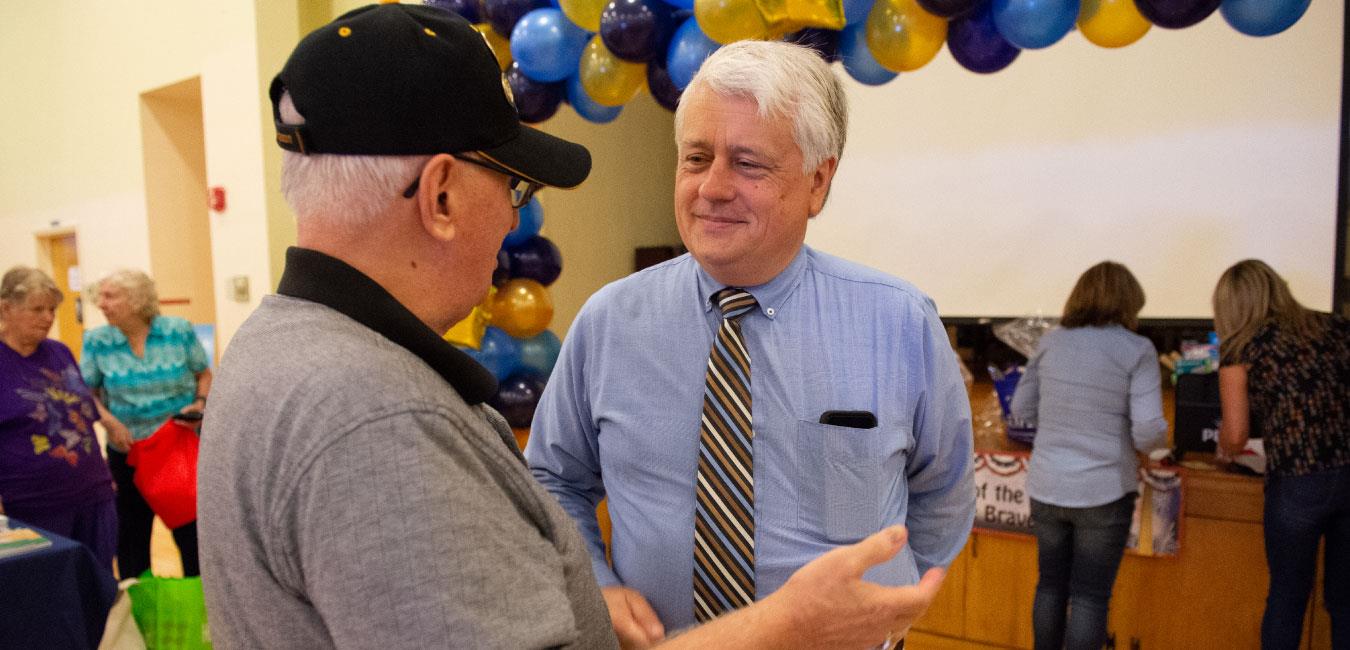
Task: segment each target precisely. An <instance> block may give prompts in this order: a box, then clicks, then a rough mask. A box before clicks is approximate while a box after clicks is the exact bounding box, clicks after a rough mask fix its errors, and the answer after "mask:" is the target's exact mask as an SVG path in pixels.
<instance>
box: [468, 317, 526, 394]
mask: <svg viewBox="0 0 1350 650" xmlns="http://www.w3.org/2000/svg"><path fill="white" fill-rule="evenodd" d="M461 349H462V350H464V352H465V353H466V354H468V355H469V356H470V357H473V360H474V361H477V362H478V363H479V365H481V366H483V367H484V368H487V369H488V372H490V373H492V376H493V377H496V378H497V381H506V378H507V377H510V376H511V375H512V373H514V372H515V371H516V370H518V369H519V368H520V342H519V341H517V340H516V339H515V338H513V337H512V336H511V335H510V334H507V333H506V332H504V331H502V330H501V329H500V328H497V327H492V326H488V328H487V330H486V331H484V332H483V340H482V341H481V342H480V343H479V345H478V349H477V350H474V349H472V348H461Z"/></svg>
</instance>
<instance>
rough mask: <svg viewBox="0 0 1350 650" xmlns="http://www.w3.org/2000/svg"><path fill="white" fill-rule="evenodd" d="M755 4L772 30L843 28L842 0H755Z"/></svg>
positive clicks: (791, 30)
mask: <svg viewBox="0 0 1350 650" xmlns="http://www.w3.org/2000/svg"><path fill="white" fill-rule="evenodd" d="M755 4H757V5H758V6H759V12H760V14H762V15H763V16H764V22H766V23H768V25H769V27H770V28H771V29H772V30H773V31H774V32H783V33H788V32H795V31H797V30H799V29H802V28H804V27H820V28H822V29H836V30H838V29H843V28H844V3H843V2H842V0H755Z"/></svg>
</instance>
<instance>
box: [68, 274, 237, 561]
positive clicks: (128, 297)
mask: <svg viewBox="0 0 1350 650" xmlns="http://www.w3.org/2000/svg"><path fill="white" fill-rule="evenodd" d="M97 292H98V308H99V309H100V310H102V312H103V315H104V317H106V318H107V319H108V324H107V325H104V326H102V327H98V328H95V329H92V330H89V331H88V332H85V335H84V358H83V359H81V360H80V370H81V371H83V373H84V380H85V382H87V383H88V384H89V387H90V388H92V389H94V391H95V393H96V394H98V395H99V396H100V398H101V400H100V401H101V402H102V404H103V406H104V407H106V408H104V409H102V410H103V416H104V419H103V421H104V426H106V427H107V429H108V466H109V467H110V468H111V469H112V475H113V478H114V479H115V480H116V481H117V490H118V492H117V513H118V517H119V519H120V525H119V530H118V544H117V566H118V572H119V574H120V575H121V576H122V577H123V578H129V577H133V576H137V575H140V574H141V572H142V571H145V570H146V569H148V568H150V530H151V527H152V525H153V523H154V519H155V514H154V512H153V511H152V510H151V509H150V506H149V505H148V504H147V503H146V502H145V499H144V498H143V497H141V493H140V492H139V491H138V490H137V489H136V484H135V483H134V482H133V481H132V477H133V472H132V469H131V467H129V466H128V465H127V451H128V450H129V449H130V447H131V443H133V442H135V441H137V440H144V439H146V438H149V437H150V435H151V434H153V433H154V432H155V430H157V429H158V428H159V427H160V425H162V424H164V422H165V420H167V419H168V418H169V417H171V416H173V415H175V414H188V413H195V414H200V413H201V412H202V410H203V409H204V408H205V407H206V395H207V392H208V391H209V390H210V388H211V370H210V368H209V364H208V361H207V358H206V351H205V350H204V349H203V348H202V344H201V342H200V341H198V340H197V335H196V332H195V331H193V329H192V324H191V323H189V322H188V321H187V320H185V319H182V318H178V317H176V316H164V315H161V314H160V313H159V296H158V294H157V293H156V292H155V283H154V281H153V280H151V279H150V277H149V276H147V275H146V274H145V273H142V272H141V271H136V270H120V271H114V272H113V273H111V274H109V275H108V276H107V277H105V278H103V279H102V280H100V281H99V283H98V285H97ZM173 537H174V541H175V542H176V543H177V544H178V552H179V554H180V555H181V556H182V559H183V573H184V575H189V576H193V575H198V573H199V569H198V566H197V565H198V562H197V524H196V522H193V523H190V524H187V525H184V526H180V527H179V528H176V529H174V531H173Z"/></svg>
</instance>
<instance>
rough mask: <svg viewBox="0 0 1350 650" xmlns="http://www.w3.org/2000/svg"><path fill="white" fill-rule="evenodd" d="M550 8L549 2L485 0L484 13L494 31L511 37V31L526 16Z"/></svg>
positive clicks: (538, 0)
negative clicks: (536, 10)
mask: <svg viewBox="0 0 1350 650" xmlns="http://www.w3.org/2000/svg"><path fill="white" fill-rule="evenodd" d="M547 6H549V4H548V0H483V10H484V11H483V13H484V14H485V15H486V17H487V21H488V22H489V23H491V24H492V29H494V30H496V31H497V33H498V34H501V35H503V36H507V37H510V36H511V30H513V29H515V28H516V23H517V22H520V19H521V18H523V17H524V16H525V14H528V13H530V12H531V11H534V10H535V9H542V8H544V7H547Z"/></svg>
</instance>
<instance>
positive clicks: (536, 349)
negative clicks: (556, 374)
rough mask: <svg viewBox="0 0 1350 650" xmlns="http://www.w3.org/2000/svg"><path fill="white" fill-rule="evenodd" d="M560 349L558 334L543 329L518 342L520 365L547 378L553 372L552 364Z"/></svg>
mask: <svg viewBox="0 0 1350 650" xmlns="http://www.w3.org/2000/svg"><path fill="white" fill-rule="evenodd" d="M561 349H562V342H561V341H559V340H558V335H557V334H554V333H553V332H550V331H549V330H544V331H542V332H540V333H538V334H535V335H534V336H531V337H530V338H528V339H524V340H522V341H521V342H520V367H521V368H524V369H526V370H533V371H534V372H537V373H539V374H540V375H542V376H544V377H545V378H547V377H548V376H549V375H550V374H551V373H552V372H553V364H555V363H557V362H558V351H559V350H561Z"/></svg>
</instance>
